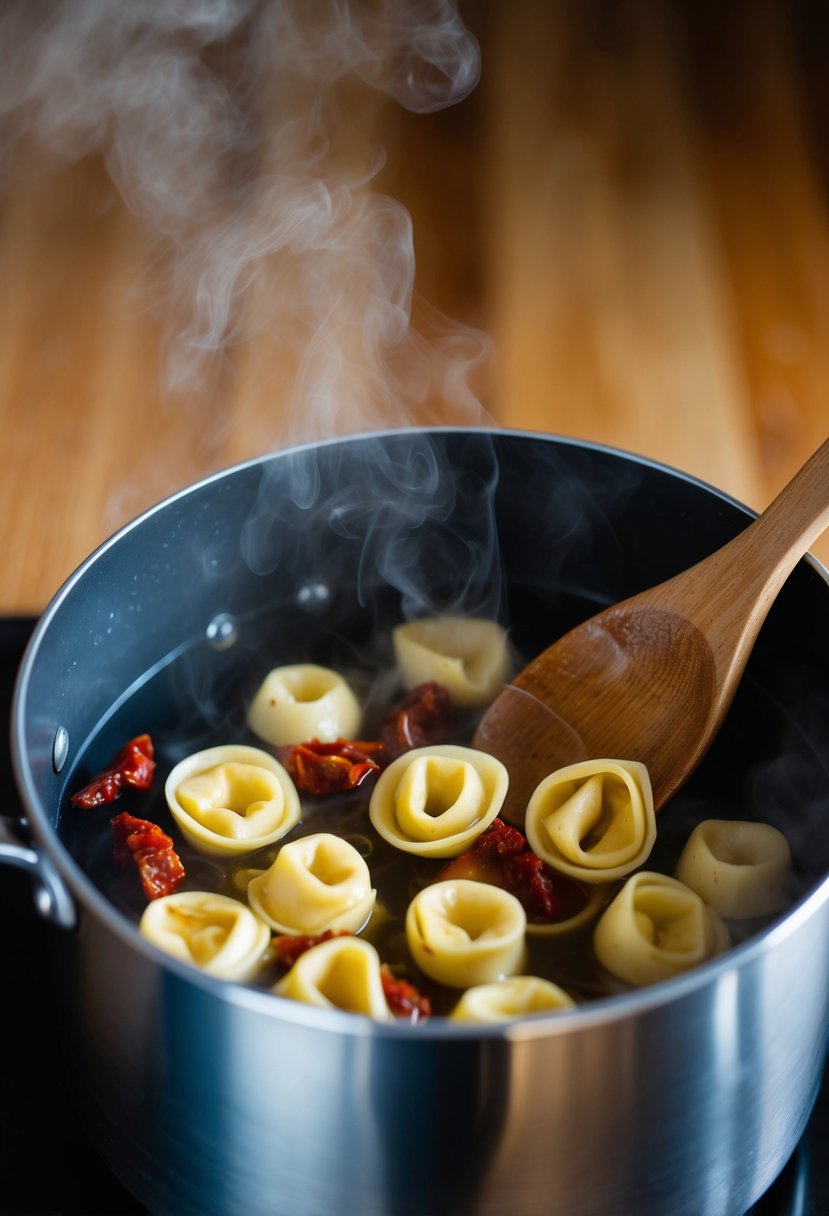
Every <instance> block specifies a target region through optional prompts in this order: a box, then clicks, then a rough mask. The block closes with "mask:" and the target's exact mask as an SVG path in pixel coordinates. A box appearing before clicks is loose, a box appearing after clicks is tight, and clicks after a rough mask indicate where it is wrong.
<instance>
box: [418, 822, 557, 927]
mask: <svg viewBox="0 0 829 1216" xmlns="http://www.w3.org/2000/svg"><path fill="white" fill-rule="evenodd" d="M446 878H471V879H473V880H475V881H477V882H489V883H492V885H493V886H496V887H503V888H504V890H505V891H509V892H510V894H511V895H514V896H515V897H516V899H518V900H519V901H520V902H521V905H522V907H523V909H524V911H525V912H526V913H527V916H528V917H529V919H530V920H532V921H535V922H536V923H538V922H541V923H546V922H550V921H554V920H556V918H557V917H558V916H559V914H560V912H561V886H562V883H566V880H565V879H562V878H561V876H560V875H558V874H556V872H555V870H553V868H552V867H551V866H548V865H547V863H546V862H545V861H543V860H542V859H541V858H540V857H538V856H537V855H536V854H535V853H533V851H532V849H531V848H530V846H529V845H528V844H527V841H526V838H525V837H524V835H523V833H521V832H519V830H518V828H514V827H512V826H511V825H510V824H508V823H504V821H503V820H502V819H493V821H492V823H491V824H490V825H489V827H488V828H487V829H486V831H485V832H481V834H480V836H479V837H478V839H477V840H476V841H475V843H474V844H473V846H472V848H471V849H468V850H467V851H466V852H465V853H461V854H460V856H459V857H455V858H454V859H453V860H452V861H450V862H449V863H448V864H447V865H445V866H444V867H443V869H442V870H441V872H440V874H439V875H438V881H440V880H442V879H446ZM569 885H572V884H569Z"/></svg>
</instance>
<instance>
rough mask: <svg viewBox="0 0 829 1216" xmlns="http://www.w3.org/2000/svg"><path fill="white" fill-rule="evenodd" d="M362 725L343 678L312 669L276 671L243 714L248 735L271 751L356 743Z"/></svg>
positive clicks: (295, 667) (304, 665) (297, 666)
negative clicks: (316, 744)
mask: <svg viewBox="0 0 829 1216" xmlns="http://www.w3.org/2000/svg"><path fill="white" fill-rule="evenodd" d="M361 720H362V711H361V709H360V703H359V701H358V700H357V698H356V696H355V695H354V693H353V692H352V690H351V688H350V687H349V685H348V684H347V683H346V681H345V680H344V679H343V677H342V676H341V675H340V674H339V673H338V672H336V671H332V670H331V669H330V668H328V667H318V666H316V665H315V664H314V663H297V664H294V665H293V666H290V667H275V668H274V669H273V671H271V672H269V673H268V675H267V676H265V679H264V680H263V682H262V684H261V686H260V688H259V691H258V692H257V693H256V696H255V697H254V698H253V701H252V702H251V705H250V708H249V710H248V726H249V727H250V729H251V730H252V731H253V733H254V734H255V735H258V736H259V738H260V739H265V740H266V742H268V743H271V744H273V745H274V746H275V747H285V746H287V745H288V744H291V743H305V742H307V741H308V740H309V739H320V740H322V742H323V743H332V742H333V741H334V740H335V739H355V738H357V737H358V735H359V733H360V723H361Z"/></svg>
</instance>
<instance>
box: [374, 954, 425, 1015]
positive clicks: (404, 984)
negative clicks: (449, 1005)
mask: <svg viewBox="0 0 829 1216" xmlns="http://www.w3.org/2000/svg"><path fill="white" fill-rule="evenodd" d="M380 979H381V980H382V982H383V992H384V994H385V997H386V1003H387V1004H388V1007H389V1009H390V1010H391V1011H392V1013H393V1014H394V1016H395V1017H396V1018H405V1019H406V1021H407V1022H412V1023H415V1022H425V1021H426V1019H427V1018H428V1017H430V1016H431V1013H432V1003H431V1001H430V1000H429V998H428V997H427V996H424V995H423V994H422V993H421V992H418V990H417V988H415V986H414V984H410V983H409V982H408V980H402V979H398V977H397V976H396V975H395V974H394V972H393V971H392V969H391V967H389V965H388V964H387V963H383V965H382V966H381V968H380Z"/></svg>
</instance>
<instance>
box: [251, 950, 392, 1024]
mask: <svg viewBox="0 0 829 1216" xmlns="http://www.w3.org/2000/svg"><path fill="white" fill-rule="evenodd" d="M274 992H276V993H278V994H279V995H280V996H284V997H289V998H290V999H291V1000H293V1001H303V1002H304V1003H305V1004H306V1005H317V1006H319V1007H321V1008H323V1009H344V1010H346V1011H347V1012H348V1013H363V1014H365V1015H366V1016H367V1017H370V1018H375V1019H376V1020H377V1021H383V1022H387V1021H390V1020H391V1018H392V1013H391V1011H390V1009H389V1006H388V1003H387V1001H386V997H385V994H384V992H383V983H382V980H381V978H380V958H379V955H378V954H377V951H376V950H375V949H374V947H373V946H372V945H371V944H370V943H369V942H366V941H363V939H362V938H359V937H334V938H331V939H330V940H329V941H327V942H320V944H319V945H317V946H312V947H311V949H310V950H306V951H305V953H304V954H301V955H300V957H299V958H298V959H297V961H296V962H295V963H294V965H293V967H291V970H290V971H289V972H288V974H287V975H286V976H285V977H284V978H283V979H281V980H280V981H279V983H278V984H277V985H276V987H275V988H274Z"/></svg>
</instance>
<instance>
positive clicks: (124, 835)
mask: <svg viewBox="0 0 829 1216" xmlns="http://www.w3.org/2000/svg"><path fill="white" fill-rule="evenodd" d="M112 834H113V837H114V840H115V848H114V853H115V861H116V863H117V864H118V866H119V868H120V869H124V868H125V867H126V866H127V865H128V864H129V862H130V861H133V862H134V863H135V865H136V867H137V869H138V877H139V878H140V879H141V886H142V887H143V888H144V894H145V895H146V897H147V899H149V900H152V899H160V898H161V896H162V895H170V894H172V892H173V891H175V889H176V887H177V886H178V885H179V883H180V882H181V880H182V879H183V878H184V866H183V865H182V864H181V859H180V857H179V856H178V854H177V853H176V851H175V849H174V848H173V842H172V840H171V839H170V837H169V836H168V835H167V833H166V832H165V831H163V830H162V829H161V828H160V827H159V826H158V824H157V823H151V822H150V821H149V820H148V819H136V817H135V816H134V815H130V814H129V812H127V811H122V812H121V814H120V815H116V816H115V818H114V819H113V820H112Z"/></svg>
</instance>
